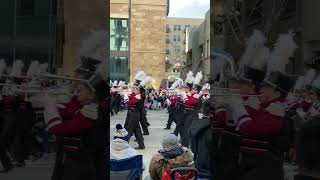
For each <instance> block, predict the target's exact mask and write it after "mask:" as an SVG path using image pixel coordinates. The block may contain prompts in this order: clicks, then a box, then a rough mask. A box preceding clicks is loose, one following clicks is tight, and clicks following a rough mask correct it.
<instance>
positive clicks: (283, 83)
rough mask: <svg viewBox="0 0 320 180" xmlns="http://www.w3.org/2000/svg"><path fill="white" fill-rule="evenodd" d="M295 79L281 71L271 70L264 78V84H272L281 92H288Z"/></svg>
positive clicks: (271, 85)
mask: <svg viewBox="0 0 320 180" xmlns="http://www.w3.org/2000/svg"><path fill="white" fill-rule="evenodd" d="M294 83H295V82H294V80H293V79H292V78H291V77H290V76H287V75H284V74H282V73H281V72H279V71H275V72H271V73H270V75H269V76H268V77H267V78H266V79H265V80H263V82H262V86H265V85H267V86H270V87H272V88H274V89H276V90H279V91H280V92H282V93H284V94H287V93H288V92H290V90H291V89H292V88H293V86H294Z"/></svg>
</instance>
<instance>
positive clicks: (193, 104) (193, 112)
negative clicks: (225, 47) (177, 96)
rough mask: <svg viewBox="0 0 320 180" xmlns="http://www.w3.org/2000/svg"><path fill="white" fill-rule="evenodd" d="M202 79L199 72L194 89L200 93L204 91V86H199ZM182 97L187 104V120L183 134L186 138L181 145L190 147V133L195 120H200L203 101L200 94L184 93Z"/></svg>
mask: <svg viewBox="0 0 320 180" xmlns="http://www.w3.org/2000/svg"><path fill="white" fill-rule="evenodd" d="M201 79H202V72H198V73H197V75H196V77H195V82H194V84H193V87H192V88H194V89H196V90H197V91H198V92H199V91H200V90H201V89H202V86H200V85H199V84H200V81H201ZM181 97H182V101H183V103H184V104H185V119H184V126H183V131H185V132H184V133H183V134H184V136H183V137H182V138H181V144H182V145H183V146H184V147H189V146H190V135H189V131H190V127H191V125H192V122H193V121H194V120H195V119H197V118H199V117H198V113H199V111H200V108H201V99H200V94H199V93H195V94H191V92H189V93H188V94H185V93H182V94H181Z"/></svg>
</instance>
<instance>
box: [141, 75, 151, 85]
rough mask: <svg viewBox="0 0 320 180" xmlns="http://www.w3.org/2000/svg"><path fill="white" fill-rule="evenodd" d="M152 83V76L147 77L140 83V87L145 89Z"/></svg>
mask: <svg viewBox="0 0 320 180" xmlns="http://www.w3.org/2000/svg"><path fill="white" fill-rule="evenodd" d="M150 81H151V77H150V76H146V77H145V78H144V79H143V80H142V81H141V83H140V86H142V87H144V86H145V85H146V84H147V83H148V82H150Z"/></svg>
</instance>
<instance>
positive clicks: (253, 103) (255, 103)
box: [245, 97, 260, 110]
mask: <svg viewBox="0 0 320 180" xmlns="http://www.w3.org/2000/svg"><path fill="white" fill-rule="evenodd" d="M245 103H246V104H247V105H248V106H249V107H251V108H253V109H256V110H257V109H259V108H260V100H259V99H258V98H255V97H249V98H248V100H247V101H245Z"/></svg>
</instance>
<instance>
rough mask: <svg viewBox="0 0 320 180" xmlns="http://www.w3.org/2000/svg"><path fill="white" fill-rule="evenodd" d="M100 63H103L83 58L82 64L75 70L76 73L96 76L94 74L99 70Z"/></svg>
mask: <svg viewBox="0 0 320 180" xmlns="http://www.w3.org/2000/svg"><path fill="white" fill-rule="evenodd" d="M100 63H101V61H100V60H97V59H94V58H90V57H85V56H82V57H81V63H80V64H79V65H78V66H77V68H76V69H75V72H77V73H80V74H86V75H88V76H89V77H90V76H92V75H93V74H94V72H95V71H96V69H97V65H98V64H100Z"/></svg>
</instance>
